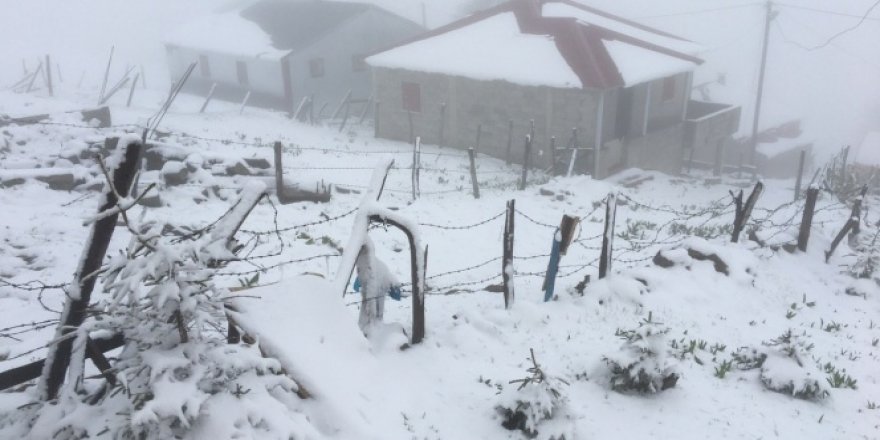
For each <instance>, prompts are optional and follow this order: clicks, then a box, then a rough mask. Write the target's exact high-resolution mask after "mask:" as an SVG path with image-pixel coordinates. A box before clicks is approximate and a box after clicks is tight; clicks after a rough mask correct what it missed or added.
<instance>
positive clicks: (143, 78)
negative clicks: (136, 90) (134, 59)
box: [141, 64, 147, 90]
mask: <svg viewBox="0 0 880 440" xmlns="http://www.w3.org/2000/svg"><path fill="white" fill-rule="evenodd" d="M141 87H142V88H143V89H144V90H146V89H147V74H146V73H144V65H143V64H141Z"/></svg>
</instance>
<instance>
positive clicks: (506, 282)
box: [501, 200, 516, 309]
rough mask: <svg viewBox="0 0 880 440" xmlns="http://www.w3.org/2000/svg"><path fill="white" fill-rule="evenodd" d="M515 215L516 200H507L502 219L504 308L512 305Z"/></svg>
mask: <svg viewBox="0 0 880 440" xmlns="http://www.w3.org/2000/svg"><path fill="white" fill-rule="evenodd" d="M515 216H516V200H510V201H508V202H507V217H506V218H505V220H504V239H503V246H504V253H503V256H502V257H501V279H502V285H503V288H504V308H505V309H509V308H510V307H511V306H513V300H514V296H515V295H514V294H515V292H514V288H513V271H514V269H513V229H514V218H515Z"/></svg>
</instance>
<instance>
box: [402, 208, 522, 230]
mask: <svg viewBox="0 0 880 440" xmlns="http://www.w3.org/2000/svg"><path fill="white" fill-rule="evenodd" d="M506 213H507V211H501V212H500V213H498V214H496V215H494V216H492V217H490V218H487V219H485V220H481V221H479V222H476V223H473V224H468V225H457V226H449V225H437V224H433V223H419V226H424V227H426V228H437V229H445V230H462V229H473V228H476V227H478V226H483V225H485V224H487V223H490V222H492V221H493V220H496V219H498V218H501V217H502V216H504V214H506Z"/></svg>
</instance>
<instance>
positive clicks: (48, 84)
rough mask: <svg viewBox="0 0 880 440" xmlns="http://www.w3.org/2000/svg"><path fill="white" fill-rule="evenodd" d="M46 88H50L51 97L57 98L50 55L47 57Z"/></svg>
mask: <svg viewBox="0 0 880 440" xmlns="http://www.w3.org/2000/svg"><path fill="white" fill-rule="evenodd" d="M46 87H48V88H49V96H55V91H54V89H53V88H52V62H51V61H50V59H49V55H48V54H47V55H46Z"/></svg>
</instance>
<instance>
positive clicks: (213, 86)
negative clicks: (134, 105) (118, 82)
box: [132, 83, 217, 113]
mask: <svg viewBox="0 0 880 440" xmlns="http://www.w3.org/2000/svg"><path fill="white" fill-rule="evenodd" d="M132 87H134V86H132ZM215 90H217V83H214V84H211V89H210V90H208V96H205V102H204V103H203V104H202V108H200V109H199V113H204V112H205V110H207V109H208V104H210V103H211V98H213V97H214V91H215Z"/></svg>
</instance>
